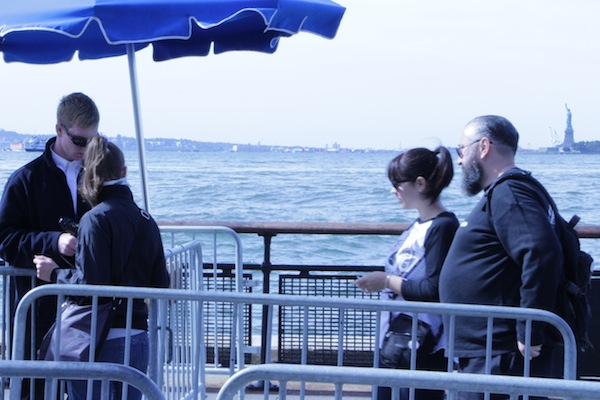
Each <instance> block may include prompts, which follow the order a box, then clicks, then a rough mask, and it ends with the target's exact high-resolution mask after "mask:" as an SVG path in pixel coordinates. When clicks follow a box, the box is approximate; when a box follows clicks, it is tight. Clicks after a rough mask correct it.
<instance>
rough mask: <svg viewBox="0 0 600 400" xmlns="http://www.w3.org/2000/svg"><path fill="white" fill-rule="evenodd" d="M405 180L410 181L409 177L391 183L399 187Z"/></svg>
mask: <svg viewBox="0 0 600 400" xmlns="http://www.w3.org/2000/svg"><path fill="white" fill-rule="evenodd" d="M406 182H412V181H411V180H410V179H401V180H399V181H392V185H393V186H394V188H399V187H400V185H402V184H403V183H406Z"/></svg>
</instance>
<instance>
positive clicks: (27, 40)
mask: <svg viewBox="0 0 600 400" xmlns="http://www.w3.org/2000/svg"><path fill="white" fill-rule="evenodd" d="M1 3H2V5H1V7H0V52H2V54H3V57H4V61H6V62H13V61H17V62H24V63H30V64H52V63H58V62H63V61H69V60H71V59H72V58H73V56H74V54H75V53H76V52H77V54H78V57H79V59H81V60H88V59H99V58H105V57H114V56H120V55H124V54H127V56H128V60H129V73H130V80H131V91H132V98H133V110H134V118H135V127H136V137H137V141H138V151H139V159H140V174H141V178H142V191H143V199H144V205H145V207H146V209H149V207H150V204H149V199H148V189H147V186H148V185H147V178H146V167H145V157H144V154H145V151H144V140H143V137H144V136H143V130H142V123H141V113H140V105H139V93H138V85H137V74H136V64H135V52H136V51H137V50H140V49H143V48H145V47H147V46H148V45H152V50H153V58H154V60H155V61H163V60H169V59H172V58H178V57H186V56H206V55H208V54H209V53H210V50H211V47H212V49H213V52H214V53H215V54H219V53H223V52H227V51H235V50H251V51H259V52H264V53H273V52H275V51H276V50H277V46H278V43H279V39H280V38H281V37H288V36H291V35H294V34H296V33H298V32H300V31H307V32H312V33H314V34H317V35H321V36H323V37H326V38H330V39H331V38H333V37H334V36H335V34H336V32H337V29H338V26H339V24H340V22H341V19H342V16H343V14H344V11H345V8H344V7H342V6H340V5H338V4H336V3H334V2H332V1H330V0H51V1H47V0H3V1H1Z"/></svg>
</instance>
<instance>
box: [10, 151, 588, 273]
mask: <svg viewBox="0 0 600 400" xmlns="http://www.w3.org/2000/svg"><path fill="white" fill-rule="evenodd" d="M40 154H41V153H31V152H12V151H3V152H0V190H1V191H3V189H4V184H5V182H6V180H7V178H8V176H9V175H10V174H11V173H12V172H13V171H14V170H15V169H17V168H18V167H20V166H21V165H24V164H25V163H27V162H28V161H30V160H32V159H33V158H35V157H37V156H39V155H40ZM125 156H126V160H127V164H128V180H129V183H130V185H131V187H132V190H133V192H134V195H135V197H136V200H137V201H138V204H139V205H140V206H141V205H142V204H143V201H142V194H141V184H140V177H139V176H140V175H139V165H138V156H137V153H136V152H133V151H127V152H126V153H125ZM394 156H395V153H394V152H366V153H362V152H354V153H350V152H320V153H302V152H299V153H281V152H272V153H267V152H265V153H252V152H219V153H217V152H214V153H210V152H206V153H205V152H167V151H150V152H147V156H146V164H147V170H148V172H147V177H148V183H149V189H148V190H149V197H150V207H149V208H150V211H151V213H152V215H153V216H154V217H155V219H157V220H158V221H203V220H204V221H214V220H217V221H248V222H257V221H261V222H266V221H271V222H274V221H286V222H290V221H294V222H375V223H376V222H383V223H394V222H398V223H405V222H410V221H412V220H414V219H415V218H416V216H417V214H416V211H414V210H403V209H401V208H400V206H399V205H398V203H397V201H396V198H395V196H394V195H392V194H391V193H390V188H391V186H390V184H389V182H388V180H387V175H386V166H387V163H388V162H389V160H391V159H392V158H393V157H394ZM517 165H518V166H520V167H522V168H524V169H527V170H529V171H531V172H532V173H533V175H534V176H535V177H537V178H538V179H539V180H540V181H541V182H542V183H543V184H544V185H545V186H546V188H547V189H548V191H549V192H550V194H551V195H552V196H553V197H554V199H555V201H556V203H557V204H558V207H559V209H560V211H561V214H562V215H563V216H564V217H565V218H567V219H568V218H570V217H571V215H573V214H577V215H579V216H580V217H581V222H580V224H582V225H599V224H600V196H599V195H598V194H599V193H598V188H597V185H598V182H600V157H598V155H584V154H541V153H518V154H517ZM460 186H461V171H460V168H455V176H454V179H453V181H452V183H451V185H450V187H449V188H448V189H446V190H445V191H444V192H443V194H442V199H443V202H444V204H445V205H446V207H447V208H448V209H449V210H451V211H453V212H455V213H456V214H457V216H458V218H459V219H463V218H464V217H466V215H468V213H469V212H470V210H471V209H472V207H473V206H474V204H475V203H476V202H477V201H478V199H479V196H480V195H478V196H475V197H467V196H465V195H464V194H463V193H462V192H461V187H460ZM394 240H395V238H390V237H377V236H360V237H355V236H337V237H335V236H333V235H281V237H276V238H274V240H273V245H272V262H274V263H279V264H290V263H303V264H312V263H322V264H324V265H327V264H338V265H344V264H347V265H379V264H382V263H383V260H384V258H385V256H386V253H387V252H388V250H389V248H390V246H391V245H392V244H393V242H394ZM242 242H243V245H244V262H249V263H260V262H261V261H262V256H263V253H262V238H259V237H257V236H256V235H244V236H243V237H242ZM582 246H583V248H584V250H586V251H589V252H590V253H592V255H593V256H594V258H595V259H596V260H600V241H598V240H583V241H582Z"/></svg>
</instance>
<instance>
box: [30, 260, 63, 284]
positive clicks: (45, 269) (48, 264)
mask: <svg viewBox="0 0 600 400" xmlns="http://www.w3.org/2000/svg"><path fill="white" fill-rule="evenodd" d="M33 263H34V264H35V269H36V275H37V277H38V279H41V280H43V281H46V282H50V281H51V279H50V277H51V276H52V271H54V270H55V269H56V268H58V265H57V264H56V263H55V262H54V260H53V259H51V258H50V257H46V256H40V255H35V256H33Z"/></svg>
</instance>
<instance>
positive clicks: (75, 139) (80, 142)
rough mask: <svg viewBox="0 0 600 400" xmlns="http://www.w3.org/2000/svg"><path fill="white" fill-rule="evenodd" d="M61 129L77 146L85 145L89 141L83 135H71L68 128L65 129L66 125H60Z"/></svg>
mask: <svg viewBox="0 0 600 400" xmlns="http://www.w3.org/2000/svg"><path fill="white" fill-rule="evenodd" d="M61 126H62V127H63V129H64V130H65V133H66V134H67V136H68V137H69V139H71V142H73V144H74V145H75V146H79V147H85V146H87V144H88V142H89V141H90V139H88V138H86V137H83V136H77V135H73V134H71V132H69V130H68V129H67V127H66V126H64V125H62V124H61Z"/></svg>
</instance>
